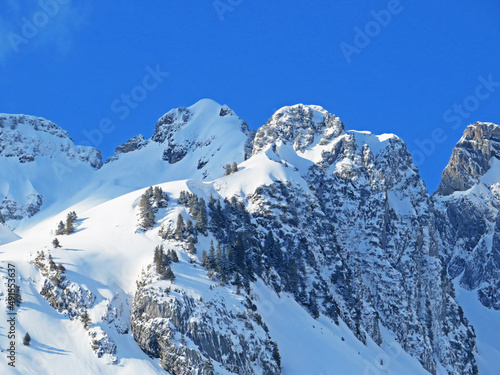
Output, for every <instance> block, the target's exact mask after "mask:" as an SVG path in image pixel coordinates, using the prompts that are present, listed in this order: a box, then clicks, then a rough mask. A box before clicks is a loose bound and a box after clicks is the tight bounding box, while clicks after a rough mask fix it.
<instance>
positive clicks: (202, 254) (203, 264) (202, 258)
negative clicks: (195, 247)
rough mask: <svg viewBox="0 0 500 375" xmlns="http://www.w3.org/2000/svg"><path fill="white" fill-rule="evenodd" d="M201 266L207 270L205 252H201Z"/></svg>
mask: <svg viewBox="0 0 500 375" xmlns="http://www.w3.org/2000/svg"><path fill="white" fill-rule="evenodd" d="M201 266H202V267H205V268H208V267H207V266H208V256H207V252H206V250H203V253H201Z"/></svg>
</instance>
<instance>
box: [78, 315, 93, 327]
mask: <svg viewBox="0 0 500 375" xmlns="http://www.w3.org/2000/svg"><path fill="white" fill-rule="evenodd" d="M80 320H81V321H82V324H83V328H84V329H85V330H88V329H89V327H90V325H91V323H92V321H91V320H90V317H89V313H88V312H87V310H85V311H84V312H83V313H82V315H81V316H80Z"/></svg>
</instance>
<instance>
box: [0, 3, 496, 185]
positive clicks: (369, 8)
mask: <svg viewBox="0 0 500 375" xmlns="http://www.w3.org/2000/svg"><path fill="white" fill-rule="evenodd" d="M42 1H45V3H44V4H46V5H44V6H42V5H40V3H37V2H33V3H32V4H31V5H24V4H23V3H24V2H20V1H17V0H5V1H2V3H1V5H0V68H1V70H2V74H1V75H0V112H6V113H25V114H32V115H37V116H42V117H45V118H48V119H50V120H52V121H54V122H55V123H57V124H58V125H59V126H61V127H63V128H65V129H66V130H68V131H69V133H70V135H71V136H72V137H73V139H74V140H75V141H76V142H84V141H85V140H86V137H85V133H84V131H91V130H92V129H99V124H100V123H101V122H102V121H103V120H104V121H105V124H106V126H107V128H105V130H109V128H114V130H112V131H111V132H109V133H107V134H103V137H102V140H99V139H98V138H94V141H92V142H94V143H97V144H96V146H97V147H98V148H100V149H101V150H102V151H103V155H104V156H105V157H107V156H109V155H111V153H112V152H113V150H114V148H115V147H116V146H117V145H118V144H121V143H122V142H124V141H126V140H127V139H129V138H130V137H132V136H134V135H136V134H138V133H143V134H144V135H145V136H147V137H149V136H150V135H151V134H152V132H153V130H154V125H155V122H156V119H157V118H158V117H160V116H161V115H162V114H163V113H165V112H167V111H168V110H169V109H171V108H174V107H179V106H189V105H191V104H193V103H194V102H196V101H197V100H199V99H201V98H212V99H214V100H216V101H218V102H220V103H221V104H227V105H229V106H230V107H231V108H233V109H234V110H235V112H236V113H237V114H238V115H239V116H241V117H242V118H244V119H246V120H247V121H248V122H249V124H250V127H251V128H254V129H255V128H257V127H259V126H260V125H262V124H264V123H265V122H266V121H267V119H268V118H269V117H270V116H271V115H272V113H273V112H274V111H275V110H276V109H278V108H280V107H281V106H283V105H292V104H296V103H305V104H318V105H322V106H323V107H325V108H326V109H327V110H329V111H330V112H333V113H335V114H336V115H338V116H339V117H340V118H341V119H342V120H343V121H344V123H345V124H346V127H347V128H348V129H356V130H370V131H372V132H374V133H384V132H388V133H396V134H397V135H399V136H400V137H402V138H403V139H404V140H405V141H406V142H407V144H408V148H409V149H410V151H412V152H415V159H416V161H418V164H419V168H420V170H421V175H422V177H423V178H424V180H425V181H426V183H427V185H428V188H429V190H430V191H434V190H435V188H436V187H437V184H438V182H439V179H440V174H441V171H442V169H443V168H444V166H445V165H446V163H447V161H448V159H449V156H450V153H451V150H452V148H453V146H454V144H455V143H456V142H457V140H458V139H459V138H460V136H461V134H462V132H463V129H464V128H465V126H466V125H467V124H469V123H472V122H475V121H491V122H496V123H500V111H499V109H500V83H497V82H500V2H499V1H498V0H484V1H480V2H478V1H472V0H464V1H451V0H445V1H431V0H413V1H410V0H401V1H397V0H391V1H362V2H361V1H352V0H336V1H319V0H315V1H307V2H305V1H295V0H286V1H285V0H272V1H250V0H220V1H219V0H217V1H215V2H213V1H211V0H208V1H207V0H204V1H173V0H172V1H167V0H161V1H160V0H149V1H131V0H129V1H123V2H119V4H118V3H117V2H112V1H95V0H89V1H85V2H83V1H82V2H80V1H78V2H77V1H70V0H42ZM54 1H59V3H57V5H56V6H55V5H54ZM60 3H64V4H60ZM389 15H390V16H389ZM361 34H364V35H361ZM367 34H368V35H367ZM148 67H149V68H148ZM148 69H152V70H156V69H159V70H160V71H161V72H168V73H169V75H168V77H166V76H165V74H163V73H162V74H160V75H159V76H157V82H156V81H155V80H154V79H153V78H154V77H149V78H148V77H147V76H148V74H149V75H151V73H148ZM160 81H161V82H160ZM488 81H489V83H488ZM479 86H481V87H479ZM145 87H146V88H147V89H146V88H145ZM132 94H133V96H131V98H132V99H128V102H127V101H126V100H127V99H123V98H124V97H122V95H125V96H126V95H132ZM133 98H135V99H137V100H134V99H133ZM124 106H125V107H126V109H124ZM460 106H461V107H460ZM106 119H109V121H108V120H106ZM106 121H108V122H106ZM110 122H111V124H110ZM93 134H95V132H94V133H93ZM433 137H434V139H433ZM425 139H426V141H424V140H425ZM96 141H97V142H96ZM418 141H420V148H419V143H418ZM418 152H420V153H418ZM425 152H426V153H427V154H428V155H425ZM417 159H418V160H417Z"/></svg>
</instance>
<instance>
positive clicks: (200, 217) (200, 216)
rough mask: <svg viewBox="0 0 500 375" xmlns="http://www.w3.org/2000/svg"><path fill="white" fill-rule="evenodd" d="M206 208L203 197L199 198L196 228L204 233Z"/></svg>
mask: <svg viewBox="0 0 500 375" xmlns="http://www.w3.org/2000/svg"><path fill="white" fill-rule="evenodd" d="M207 221H208V217H207V208H206V206H205V200H204V199H203V198H201V199H200V203H199V209H198V213H197V215H196V229H197V230H199V231H200V232H202V233H205V230H206V228H207Z"/></svg>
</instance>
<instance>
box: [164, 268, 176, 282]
mask: <svg viewBox="0 0 500 375" xmlns="http://www.w3.org/2000/svg"><path fill="white" fill-rule="evenodd" d="M165 279H167V280H170V281H172V282H173V281H174V280H175V275H174V271H172V268H170V266H169V267H168V268H167V269H166V271H165Z"/></svg>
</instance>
